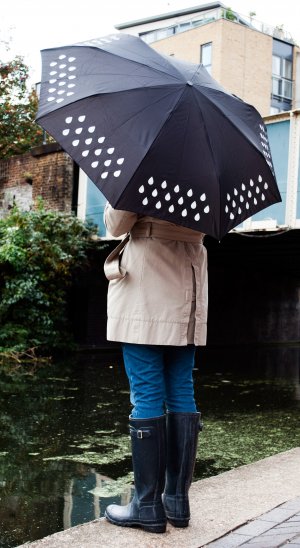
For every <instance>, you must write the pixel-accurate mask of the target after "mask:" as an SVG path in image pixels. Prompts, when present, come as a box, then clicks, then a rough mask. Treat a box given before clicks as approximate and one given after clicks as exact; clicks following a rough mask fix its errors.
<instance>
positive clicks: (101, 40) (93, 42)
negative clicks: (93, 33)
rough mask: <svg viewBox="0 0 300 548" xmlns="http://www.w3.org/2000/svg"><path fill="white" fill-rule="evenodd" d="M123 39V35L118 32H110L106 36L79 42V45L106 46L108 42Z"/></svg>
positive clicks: (111, 42)
mask: <svg viewBox="0 0 300 548" xmlns="http://www.w3.org/2000/svg"><path fill="white" fill-rule="evenodd" d="M118 40H121V36H118V35H117V34H110V35H108V36H105V38H93V39H92V40H87V41H86V42H79V43H78V44H76V45H77V46H96V47H101V46H106V45H107V44H113V42H114V41H118Z"/></svg>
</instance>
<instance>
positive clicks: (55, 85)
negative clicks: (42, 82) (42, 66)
mask: <svg viewBox="0 0 300 548" xmlns="http://www.w3.org/2000/svg"><path fill="white" fill-rule="evenodd" d="M75 62H76V57H74V56H73V55H65V54H64V53H61V54H60V55H59V56H58V57H56V58H55V59H53V61H51V62H50V63H49V75H48V76H49V87H48V90H47V91H48V97H47V101H48V102H49V103H51V102H53V101H55V102H56V103H57V104H60V103H63V102H64V101H65V100H66V99H69V97H72V95H74V93H75V91H74V89H75V87H76V70H77V66H76V64H75Z"/></svg>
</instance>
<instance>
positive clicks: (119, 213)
mask: <svg viewBox="0 0 300 548" xmlns="http://www.w3.org/2000/svg"><path fill="white" fill-rule="evenodd" d="M137 219H138V216H137V214H136V213H132V212H130V211H123V210H121V209H113V207H112V206H111V205H110V204H109V203H107V204H106V206H105V210H104V223H105V226H106V228H107V230H108V232H110V234H111V235H112V236H114V237H115V238H117V237H118V236H121V235H122V234H126V232H129V231H130V230H131V228H132V227H133V225H134V224H135V223H136V221H137Z"/></svg>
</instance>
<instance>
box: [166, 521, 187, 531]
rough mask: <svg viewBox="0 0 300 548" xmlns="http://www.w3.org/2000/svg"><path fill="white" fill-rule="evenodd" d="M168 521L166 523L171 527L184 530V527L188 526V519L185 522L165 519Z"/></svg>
mask: <svg viewBox="0 0 300 548" xmlns="http://www.w3.org/2000/svg"><path fill="white" fill-rule="evenodd" d="M167 519H168V522H169V523H170V524H171V525H173V527H178V528H182V529H183V528H184V527H188V526H189V521H190V520H189V519H186V520H173V519H170V518H167Z"/></svg>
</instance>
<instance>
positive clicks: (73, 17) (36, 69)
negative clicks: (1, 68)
mask: <svg viewBox="0 0 300 548" xmlns="http://www.w3.org/2000/svg"><path fill="white" fill-rule="evenodd" d="M206 3H209V0H206V1H205V2H204V1H202V0H198V1H193V0H133V1H130V0H107V1H104V0H83V1H82V2H79V1H78V0H77V1H76V0H51V1H50V2H41V0H2V1H1V20H0V42H1V43H0V60H1V61H6V60H9V59H11V58H12V57H13V56H14V55H17V54H18V55H22V56H23V57H24V59H25V62H26V63H27V64H28V65H29V67H30V69H31V80H32V82H39V80H40V73H41V61H40V50H41V49H45V48H51V47H57V46H63V45H67V44H72V43H74V42H80V41H84V40H89V39H91V38H97V37H100V36H105V35H106V34H110V33H112V32H116V30H115V29H114V25H116V24H118V23H124V22H128V21H132V20H135V19H141V18H143V17H151V16H153V15H158V14H161V13H167V12H169V11H174V10H177V9H185V8H190V7H194V6H200V5H203V4H206ZM223 4H225V5H227V6H230V7H231V8H232V9H233V10H234V11H237V12H238V13H240V14H241V15H249V13H250V12H255V13H256V16H255V18H256V19H258V20H260V21H263V22H264V23H266V24H268V25H271V26H277V25H283V28H284V30H285V31H286V32H289V33H290V34H291V35H292V37H293V38H294V40H295V41H296V42H297V43H298V44H299V45H300V0H285V1H284V2H283V1H282V0H280V1H279V0H264V1H263V0H229V2H228V3H227V2H226V1H224V0H223ZM10 38H11V41H10V51H9V52H7V51H5V47H4V44H3V41H5V40H9V39H10Z"/></svg>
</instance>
